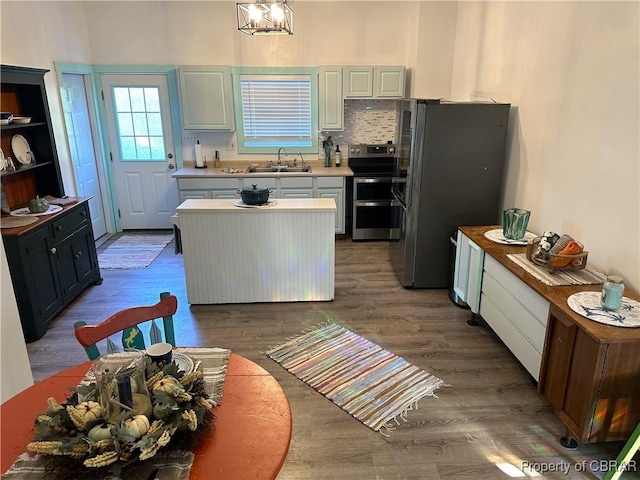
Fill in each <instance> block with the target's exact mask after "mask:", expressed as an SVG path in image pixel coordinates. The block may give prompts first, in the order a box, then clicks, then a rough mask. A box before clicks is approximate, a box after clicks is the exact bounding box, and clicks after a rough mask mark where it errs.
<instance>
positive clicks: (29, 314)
mask: <svg viewBox="0 0 640 480" xmlns="http://www.w3.org/2000/svg"><path fill="white" fill-rule="evenodd" d="M3 241H4V245H5V250H6V254H7V261H8V263H9V271H10V273H11V281H12V283H13V288H14V291H15V295H16V301H17V303H18V311H19V314H20V321H21V322H22V330H23V332H24V336H25V339H26V340H27V341H28V342H32V341H34V340H38V339H39V338H41V337H42V336H43V335H44V334H45V333H46V331H47V327H48V325H49V323H51V321H52V320H53V319H54V317H55V316H56V315H57V314H58V313H59V312H60V311H61V310H62V309H63V308H64V307H65V306H66V305H68V304H69V302H71V301H72V300H73V299H74V298H75V297H76V296H78V295H79V294H80V293H81V292H82V291H83V290H84V289H85V288H87V287H88V286H89V285H91V284H99V283H101V282H102V278H101V277H100V270H99V267H98V256H97V253H96V248H95V243H94V240H93V229H92V227H91V218H90V215H89V205H88V203H87V199H82V200H81V201H80V202H79V203H77V204H75V205H72V206H69V207H65V209H64V210H63V211H62V212H60V213H58V214H56V215H52V216H51V217H50V218H47V217H40V220H39V221H38V223H37V224H35V226H33V227H26V228H20V229H18V228H14V229H8V230H4V231H3Z"/></svg>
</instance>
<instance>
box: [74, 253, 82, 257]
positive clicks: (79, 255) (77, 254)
mask: <svg viewBox="0 0 640 480" xmlns="http://www.w3.org/2000/svg"><path fill="white" fill-rule="evenodd" d="M81 256H82V252H78V253H76V254H75V255H74V257H76V258H80V257H81Z"/></svg>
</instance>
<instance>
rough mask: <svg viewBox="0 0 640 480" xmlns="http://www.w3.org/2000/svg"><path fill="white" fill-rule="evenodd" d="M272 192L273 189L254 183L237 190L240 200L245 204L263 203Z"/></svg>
mask: <svg viewBox="0 0 640 480" xmlns="http://www.w3.org/2000/svg"><path fill="white" fill-rule="evenodd" d="M272 192H273V190H269V189H268V188H267V187H260V186H258V185H256V184H253V185H251V186H250V187H244V188H241V189H239V190H238V193H239V194H240V196H241V197H242V201H243V202H244V203H245V204H246V205H265V204H266V203H267V202H268V201H269V194H270V193H272Z"/></svg>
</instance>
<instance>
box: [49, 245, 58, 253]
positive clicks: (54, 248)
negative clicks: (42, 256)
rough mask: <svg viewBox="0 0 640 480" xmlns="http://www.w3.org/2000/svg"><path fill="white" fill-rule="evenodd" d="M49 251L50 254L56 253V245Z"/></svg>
mask: <svg viewBox="0 0 640 480" xmlns="http://www.w3.org/2000/svg"><path fill="white" fill-rule="evenodd" d="M49 251H50V252H51V255H55V254H56V253H58V249H57V248H56V247H52V248H51V250H49Z"/></svg>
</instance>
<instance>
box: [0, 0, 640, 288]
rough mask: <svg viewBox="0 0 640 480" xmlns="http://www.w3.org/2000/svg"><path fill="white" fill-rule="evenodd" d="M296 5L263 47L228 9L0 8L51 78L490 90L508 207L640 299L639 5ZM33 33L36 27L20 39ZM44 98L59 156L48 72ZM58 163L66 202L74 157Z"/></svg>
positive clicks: (19, 42) (206, 5)
mask: <svg viewBox="0 0 640 480" xmlns="http://www.w3.org/2000/svg"><path fill="white" fill-rule="evenodd" d="M292 6H293V7H294V12H295V34H294V35H293V36H292V37H274V38H268V37H249V36H247V35H243V34H241V33H240V32H238V31H237V30H236V24H235V15H236V14H235V2H231V1H210V0H207V1H201V2H183V1H178V2H170V1H167V2H165V1H157V2H155V1H144V2H115V1H105V2H100V1H95V2H94V1H92V2H2V3H0V9H1V10H0V12H1V14H2V18H1V26H2V44H1V45H0V49H1V50H0V55H1V57H2V62H3V63H13V64H17V65H30V66H39V67H45V68H52V66H53V61H54V60H56V61H65V62H79V63H89V64H90V63H93V64H181V63H184V64H229V65H281V66H287V65H327V64H329V65H330V64H402V65H406V66H407V67H409V68H410V77H411V90H410V94H411V95H412V96H420V97H442V96H444V97H450V98H454V99H468V98H469V94H470V92H471V91H484V92H487V93H489V94H490V95H491V96H493V98H496V99H497V100H500V101H505V102H510V103H512V104H513V105H514V109H513V115H512V121H511V128H510V136H509V141H508V150H509V158H508V162H509V163H508V178H507V189H506V192H505V198H504V205H505V206H519V207H523V208H528V209H530V210H532V212H533V213H532V218H531V225H530V227H531V230H532V231H534V232H538V233H540V232H542V231H543V230H547V229H551V230H554V231H557V232H559V233H569V234H571V235H573V236H574V237H575V238H576V239H578V240H580V241H581V242H583V243H584V244H585V245H586V247H587V249H588V250H589V263H591V264H593V265H594V266H596V267H598V268H600V269H602V270H604V271H606V272H614V273H618V274H621V275H622V276H623V277H625V279H626V284H627V286H628V287H630V288H633V289H634V290H635V291H636V292H637V291H640V213H639V211H640V198H639V193H638V190H639V189H640V173H639V170H640V161H639V151H640V148H639V144H638V132H639V131H640V121H639V112H638V105H639V98H638V90H639V89H638V86H639V85H640V81H639V78H638V75H639V74H638V69H639V66H638V61H639V60H638V59H639V57H640V55H639V46H638V15H639V13H638V10H639V4H638V3H637V2H619V3H618V2H608V1H602V2H597V1H593V2H493V1H492V2H460V3H458V2H415V1H414V2H411V1H409V2H366V3H365V2H361V1H352V2H333V1H324V2H320V1H310V0H297V1H295V3H292ZM85 16H86V18H85ZM23 25H38V28H37V29H34V33H33V34H30V35H27V36H25V35H22V34H21V33H22V26H23ZM41 32H42V33H41ZM47 87H48V91H49V101H50V104H51V107H52V115H53V117H54V123H55V125H56V139H57V141H58V150H60V149H61V147H60V145H61V144H64V135H63V134H62V133H61V124H62V116H61V110H60V107H59V100H58V95H57V85H56V84H55V78H54V76H53V75H51V74H49V75H48V76H47ZM54 96H55V98H52V97H54ZM223 154H224V152H223ZM61 157H62V160H63V170H64V172H65V173H64V175H65V188H67V189H69V188H72V187H70V185H69V184H70V183H71V181H70V179H69V178H70V175H71V174H70V170H71V169H70V166H69V165H68V164H67V163H65V162H68V156H67V155H66V153H65V154H64V155H61ZM612 206H613V207H612ZM618 206H619V207H618ZM616 207H618V209H616ZM611 210H613V212H614V213H615V215H608V212H609V211H611ZM618 212H619V213H618Z"/></svg>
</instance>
